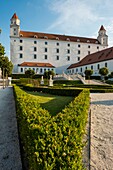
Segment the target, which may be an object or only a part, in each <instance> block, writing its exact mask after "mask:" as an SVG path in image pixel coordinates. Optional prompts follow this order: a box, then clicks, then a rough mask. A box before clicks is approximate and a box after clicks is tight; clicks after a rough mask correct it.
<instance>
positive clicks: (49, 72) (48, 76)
mask: <svg viewBox="0 0 113 170" xmlns="http://www.w3.org/2000/svg"><path fill="white" fill-rule="evenodd" d="M50 75H52V77H53V76H54V75H55V73H54V71H52V70H49V71H45V72H44V77H45V78H47V79H49V78H50Z"/></svg>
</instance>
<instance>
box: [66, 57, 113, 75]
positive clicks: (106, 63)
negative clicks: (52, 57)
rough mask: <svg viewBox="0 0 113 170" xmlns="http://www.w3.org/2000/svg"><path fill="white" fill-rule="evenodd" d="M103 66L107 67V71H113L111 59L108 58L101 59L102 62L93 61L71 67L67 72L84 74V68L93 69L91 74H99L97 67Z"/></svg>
mask: <svg viewBox="0 0 113 170" xmlns="http://www.w3.org/2000/svg"><path fill="white" fill-rule="evenodd" d="M103 67H107V68H108V70H109V73H111V72H112V71H113V59H112V60H108V61H102V62H98V63H93V64H88V65H84V66H80V67H76V68H72V69H69V70H68V73H69V74H77V73H78V74H81V75H84V72H85V70H86V69H92V70H93V75H92V76H99V69H100V68H103Z"/></svg>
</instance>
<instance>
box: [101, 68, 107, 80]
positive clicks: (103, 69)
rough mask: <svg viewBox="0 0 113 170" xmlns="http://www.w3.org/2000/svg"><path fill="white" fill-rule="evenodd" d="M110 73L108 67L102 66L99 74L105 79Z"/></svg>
mask: <svg viewBox="0 0 113 170" xmlns="http://www.w3.org/2000/svg"><path fill="white" fill-rule="evenodd" d="M108 73H109V70H108V68H107V67H102V68H100V69H99V74H100V75H101V76H102V78H104V80H105V76H107V74H108Z"/></svg>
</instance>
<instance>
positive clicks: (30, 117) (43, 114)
mask: <svg viewBox="0 0 113 170" xmlns="http://www.w3.org/2000/svg"><path fill="white" fill-rule="evenodd" d="M14 93H15V100H16V110H17V119H18V125H19V132H20V137H21V140H22V144H23V148H24V150H25V152H26V154H27V159H28V163H29V168H28V169H29V170H55V169H57V170H83V169H84V167H83V164H82V149H83V147H84V143H83V135H84V134H85V127H86V123H87V116H88V110H89V103H90V101H89V91H88V90H83V91H82V92H81V93H80V94H79V96H78V97H76V98H75V99H74V101H72V102H71V103H70V104H69V105H68V106H66V107H65V108H64V109H63V110H62V112H61V113H59V114H58V115H57V116H54V117H51V116H50V115H49V112H48V111H47V110H44V109H42V108H41V107H40V105H39V103H38V98H36V97H33V96H31V95H29V94H27V93H26V92H24V91H23V90H21V89H20V88H19V87H17V86H14Z"/></svg>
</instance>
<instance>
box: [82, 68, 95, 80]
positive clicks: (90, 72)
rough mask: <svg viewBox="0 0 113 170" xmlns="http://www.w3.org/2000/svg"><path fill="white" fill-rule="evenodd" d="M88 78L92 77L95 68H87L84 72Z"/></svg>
mask: <svg viewBox="0 0 113 170" xmlns="http://www.w3.org/2000/svg"><path fill="white" fill-rule="evenodd" d="M84 74H85V76H86V78H87V79H90V76H91V75H92V74H93V70H90V69H87V70H85V72H84Z"/></svg>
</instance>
